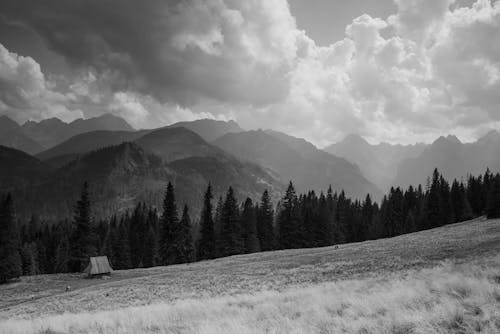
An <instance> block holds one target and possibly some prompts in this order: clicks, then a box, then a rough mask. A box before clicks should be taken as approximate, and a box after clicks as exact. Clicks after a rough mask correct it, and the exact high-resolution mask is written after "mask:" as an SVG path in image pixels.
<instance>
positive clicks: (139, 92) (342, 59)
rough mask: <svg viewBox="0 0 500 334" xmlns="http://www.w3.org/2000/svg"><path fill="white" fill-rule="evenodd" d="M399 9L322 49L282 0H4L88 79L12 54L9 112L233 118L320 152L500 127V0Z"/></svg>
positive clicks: (358, 21)
mask: <svg viewBox="0 0 500 334" xmlns="http://www.w3.org/2000/svg"><path fill="white" fill-rule="evenodd" d="M395 2H396V4H397V6H398V11H397V12H396V13H394V14H393V15H390V16H389V17H387V18H376V17H372V16H370V15H369V14H364V15H361V16H359V17H357V18H355V19H354V20H353V21H352V22H351V24H349V25H348V26H347V27H346V29H345V37H344V39H342V40H340V41H337V42H336V43H333V44H332V45H329V46H318V45H316V44H315V42H314V40H313V39H311V38H310V37H309V36H307V34H306V33H305V32H304V31H301V30H300V29H299V28H298V27H297V25H296V23H295V19H294V17H293V15H292V13H291V12H290V9H289V6H288V3H287V2H286V0H269V1H259V0H249V1H238V0H214V1H202V0H185V1H180V0H179V1H177V0H170V1H160V0H152V1H147V2H143V3H138V2H136V1H131V0H125V1H120V2H119V3H118V2H116V1H100V0H86V1H83V0H77V1H71V2H68V1H63V0H56V1H51V2H49V3H42V2H39V1H30V0H16V1H14V0H12V1H2V3H1V4H0V12H1V13H2V16H3V17H4V18H7V19H10V20H12V21H16V22H20V23H21V24H24V25H26V26H28V27H29V28H30V29H32V30H33V31H35V32H37V33H38V34H39V35H40V36H41V37H42V39H43V40H44V41H45V43H46V44H47V45H48V46H49V47H50V48H52V49H53V50H54V51H56V52H58V53H59V54H61V55H63V56H64V57H66V58H67V60H68V62H69V63H71V64H73V66H74V67H75V68H79V69H80V70H81V75H80V76H78V77H76V78H71V80H68V79H67V78H66V80H60V81H57V80H56V83H51V82H49V81H48V80H47V79H46V77H45V76H44V75H43V73H42V72H41V70H40V68H39V66H37V64H36V61H34V60H33V59H31V58H29V57H20V56H17V55H13V54H12V53H9V52H8V51H6V50H4V51H2V57H3V58H2V59H4V58H5V59H7V58H9V59H11V58H12V59H15V62H16V63H23V65H22V66H18V68H19V69H17V70H15V71H14V72H12V71H13V70H11V69H10V68H13V67H12V66H11V65H10V64H11V63H12V60H9V61H6V60H2V61H3V62H2V63H1V67H0V77H1V80H2V83H1V85H2V95H1V97H2V98H1V104H0V108H2V110H10V111H9V112H10V113H13V111H12V110H34V109H35V108H33V105H36V104H38V105H40V104H43V103H42V101H49V102H46V105H47V106H48V105H51V106H54V105H55V106H58V108H59V110H60V111H59V112H60V113H67V115H74V114H75V113H78V112H79V110H82V112H83V113H85V115H92V113H98V112H105V111H111V112H113V113H116V114H119V115H122V116H124V117H125V118H127V120H129V121H130V122H131V123H132V124H133V125H134V126H136V127H150V126H155V125H158V124H159V123H171V122H175V121H179V120H186V119H195V118H201V117H210V118H221V119H229V118H235V119H236V120H237V121H239V122H240V123H241V124H242V125H243V126H244V127H247V128H265V127H273V128H276V129H279V130H284V131H289V132H291V133H292V134H295V135H299V136H304V137H306V138H308V139H310V140H312V141H314V142H315V143H317V144H319V145H324V144H327V143H329V142H331V141H334V140H337V139H340V138H341V137H343V136H344V135H346V134H348V133H350V132H357V133H360V134H363V135H365V136H367V137H368V138H370V139H373V140H375V141H378V140H387V141H398V142H414V141H415V140H426V141H427V140H432V139H433V138H434V137H435V136H437V135H440V134H444V133H456V134H458V135H459V136H461V137H462V139H466V140H467V139H473V138H474V137H475V136H477V134H478V133H479V132H482V131H483V130H478V129H486V128H490V127H491V126H493V125H495V124H499V123H498V122H499V121H500V112H499V111H498V107H497V106H498V105H499V104H500V95H498V91H500V90H499V89H500V39H499V38H498V34H499V33H500V2H493V1H491V0H477V1H476V2H475V3H474V4H473V5H470V6H465V7H461V6H458V5H457V4H455V1H454V0H395ZM116 6H119V10H117V8H116ZM25 8H30V11H29V12H27V11H26V10H25ZM4 49H5V48H4ZM4 54H7V55H8V57H7V56H5V55H4ZM24 63H26V64H24ZM12 73H14V74H12ZM26 78H28V79H26ZM51 78H52V77H51ZM4 86H5V87H6V88H3V87H4ZM61 86H66V87H65V88H60V87H61ZM21 92H22V93H21ZM37 110H44V108H38V109H37ZM45 110H49V109H48V108H45ZM51 110H52V109H51ZM53 110H57V108H54V109H53ZM71 117H73V116H71Z"/></svg>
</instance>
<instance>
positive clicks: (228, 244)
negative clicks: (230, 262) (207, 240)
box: [218, 187, 244, 256]
mask: <svg viewBox="0 0 500 334" xmlns="http://www.w3.org/2000/svg"><path fill="white" fill-rule="evenodd" d="M243 250H244V245H243V239H242V231H241V221H240V213H239V209H238V205H237V203H236V198H235V197H234V191H233V188H232V187H229V189H228V191H227V194H226V200H225V201H224V205H223V207H222V212H221V231H220V241H219V252H218V253H219V255H220V256H230V255H234V254H241V253H243Z"/></svg>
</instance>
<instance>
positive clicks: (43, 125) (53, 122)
mask: <svg viewBox="0 0 500 334" xmlns="http://www.w3.org/2000/svg"><path fill="white" fill-rule="evenodd" d="M23 129H24V130H25V132H26V134H27V135H28V136H30V137H31V138H33V139H35V140H36V141H38V142H39V143H41V144H42V145H43V146H44V147H46V148H51V147H53V146H55V145H57V144H60V143H62V142H63V141H65V140H67V139H69V138H71V137H73V136H76V135H78V134H81V133H85V132H90V131H97V130H109V131H133V130H134V129H133V128H132V127H131V126H130V125H129V124H128V123H127V122H126V121H125V120H124V119H123V118H120V117H118V116H114V115H112V114H103V115H101V116H98V117H93V118H88V119H77V120H74V121H73V122H71V123H64V122H63V121H61V120H59V119H57V118H50V119H45V120H43V121H40V122H34V121H28V122H26V123H24V124H23Z"/></svg>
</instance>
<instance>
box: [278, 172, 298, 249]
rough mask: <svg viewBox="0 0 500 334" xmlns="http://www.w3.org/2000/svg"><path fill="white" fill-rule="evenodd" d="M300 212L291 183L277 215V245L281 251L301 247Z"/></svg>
mask: <svg viewBox="0 0 500 334" xmlns="http://www.w3.org/2000/svg"><path fill="white" fill-rule="evenodd" d="M300 223H301V222H300V212H299V206H298V199H297V194H296V193H295V188H294V187H293V184H292V182H291V181H290V183H289V184H288V188H287V190H286V193H285V196H284V197H283V200H282V202H281V210H280V212H279V215H278V230H279V244H280V248H281V249H288V248H298V247H300V246H301V244H302V243H301V236H300V231H299V228H300Z"/></svg>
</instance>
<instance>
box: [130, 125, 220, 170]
mask: <svg viewBox="0 0 500 334" xmlns="http://www.w3.org/2000/svg"><path fill="white" fill-rule="evenodd" d="M135 143H137V145H139V146H140V147H142V148H144V149H145V150H147V151H149V152H151V153H154V154H155V155H157V156H159V157H161V158H162V159H164V160H165V161H168V162H170V161H174V160H178V159H184V158H188V157H192V156H200V157H204V156H217V155H224V153H223V152H222V151H221V150H220V149H219V148H217V147H215V146H213V145H210V144H209V143H207V142H206V141H205V140H203V138H201V137H200V136H199V135H198V134H196V133H195V132H193V131H191V130H188V129H186V128H183V127H174V128H170V127H168V128H161V129H158V130H154V131H151V132H150V133H147V134H145V135H144V136H142V137H140V138H138V139H137V140H135Z"/></svg>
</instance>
